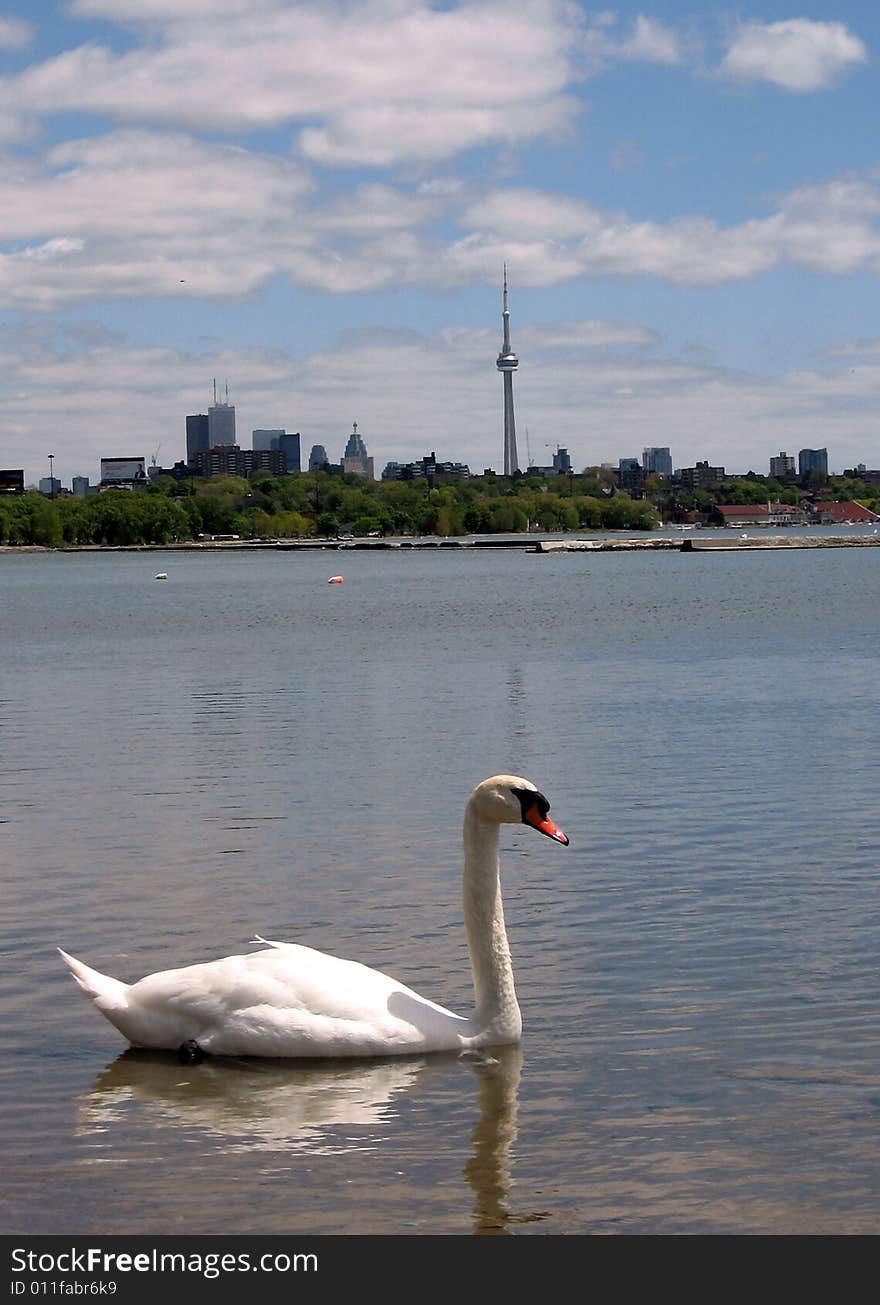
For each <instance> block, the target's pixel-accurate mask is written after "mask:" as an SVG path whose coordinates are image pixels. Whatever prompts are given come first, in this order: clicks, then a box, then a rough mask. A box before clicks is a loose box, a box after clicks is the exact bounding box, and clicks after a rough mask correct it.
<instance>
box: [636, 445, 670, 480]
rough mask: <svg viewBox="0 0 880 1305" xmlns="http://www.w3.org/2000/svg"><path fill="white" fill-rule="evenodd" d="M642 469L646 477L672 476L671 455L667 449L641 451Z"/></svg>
mask: <svg viewBox="0 0 880 1305" xmlns="http://www.w3.org/2000/svg"><path fill="white" fill-rule="evenodd" d="M642 467H643V468H644V472H645V475H646V476H668V477H670V478H671V476H672V455H671V453H670V452H669V449H659V448H657V449H655V448H651V449H643V450H642Z"/></svg>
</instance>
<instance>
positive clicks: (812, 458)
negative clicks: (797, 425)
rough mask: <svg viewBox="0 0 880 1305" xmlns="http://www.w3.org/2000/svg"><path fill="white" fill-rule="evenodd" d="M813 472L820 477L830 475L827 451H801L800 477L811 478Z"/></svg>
mask: <svg viewBox="0 0 880 1305" xmlns="http://www.w3.org/2000/svg"><path fill="white" fill-rule="evenodd" d="M813 471H817V472H818V473H819V475H820V476H827V475H828V450H827V449H801V451H800V453H798V475H799V476H809V475H810V473H811V472H813Z"/></svg>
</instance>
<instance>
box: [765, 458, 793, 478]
mask: <svg viewBox="0 0 880 1305" xmlns="http://www.w3.org/2000/svg"><path fill="white" fill-rule="evenodd" d="M770 475H771V476H772V477H773V479H774V480H786V479H787V478H788V477H789V476H793V475H794V458H793V457H790V456H789V455H788V454H787V453H780V454H778V455H777V456H776V457H775V458H771V459H770Z"/></svg>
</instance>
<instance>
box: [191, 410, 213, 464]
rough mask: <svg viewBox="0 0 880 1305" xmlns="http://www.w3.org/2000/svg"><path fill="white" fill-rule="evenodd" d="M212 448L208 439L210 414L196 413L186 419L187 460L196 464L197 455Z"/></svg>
mask: <svg viewBox="0 0 880 1305" xmlns="http://www.w3.org/2000/svg"><path fill="white" fill-rule="evenodd" d="M210 447H211V441H210V440H209V438H208V414H207V413H206V412H194V413H192V414H191V415H190V416H189V417H187V419H186V460H187V462H190V463H192V462H195V460H196V454H197V453H198V452H199V451H200V450H201V449H208V448H210Z"/></svg>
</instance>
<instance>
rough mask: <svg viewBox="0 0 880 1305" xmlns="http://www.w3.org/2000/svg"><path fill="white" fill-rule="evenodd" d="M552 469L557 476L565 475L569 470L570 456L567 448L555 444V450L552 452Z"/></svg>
mask: <svg viewBox="0 0 880 1305" xmlns="http://www.w3.org/2000/svg"><path fill="white" fill-rule="evenodd" d="M553 470H554V471H555V472H556V474H557V475H559V476H567V475H568V474H569V472H570V471H571V458H570V457H569V456H568V449H564V448H562V446H561V445H557V446H556V452H555V453H554V454H553Z"/></svg>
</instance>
